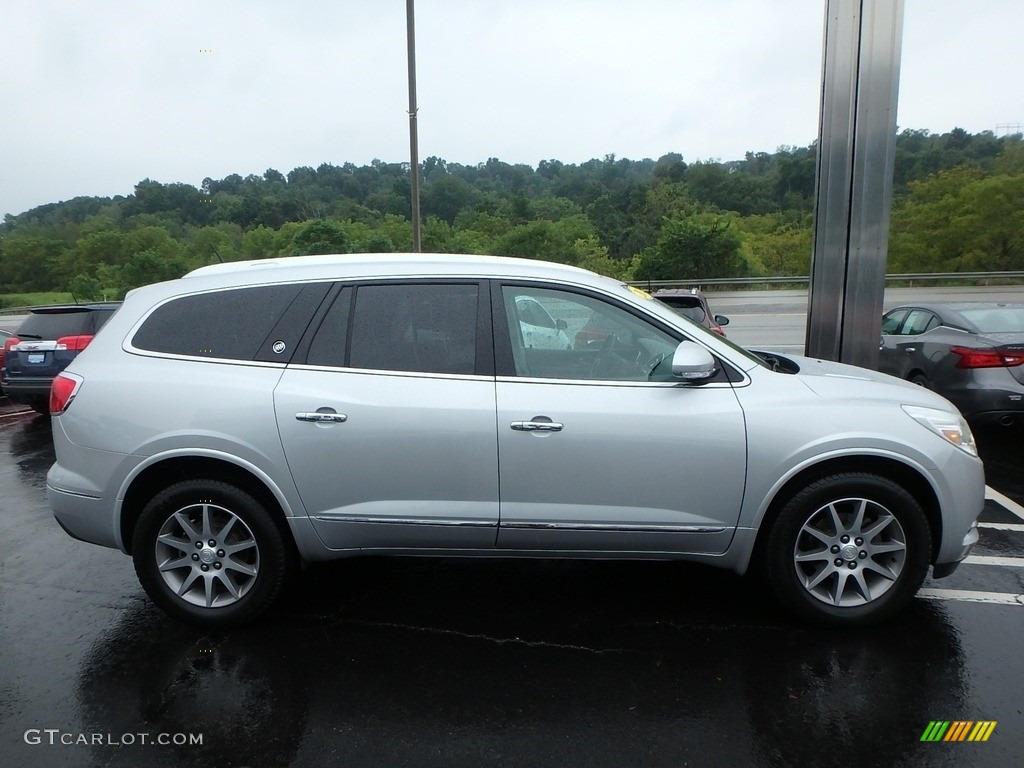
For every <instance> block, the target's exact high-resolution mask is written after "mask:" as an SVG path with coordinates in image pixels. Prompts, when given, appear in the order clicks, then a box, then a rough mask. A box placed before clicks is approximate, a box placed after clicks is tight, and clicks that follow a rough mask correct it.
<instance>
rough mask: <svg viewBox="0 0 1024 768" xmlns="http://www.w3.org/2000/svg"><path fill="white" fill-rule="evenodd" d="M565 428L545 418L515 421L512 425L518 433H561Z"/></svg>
mask: <svg viewBox="0 0 1024 768" xmlns="http://www.w3.org/2000/svg"><path fill="white" fill-rule="evenodd" d="M563 426H564V425H563V424H559V423H558V422H557V421H552V420H551V419H548V418H547V417H544V416H534V417H533V419H532V420H531V421H513V422H512V424H511V427H512V429H514V430H515V431H516V432H561V431H562V428H563Z"/></svg>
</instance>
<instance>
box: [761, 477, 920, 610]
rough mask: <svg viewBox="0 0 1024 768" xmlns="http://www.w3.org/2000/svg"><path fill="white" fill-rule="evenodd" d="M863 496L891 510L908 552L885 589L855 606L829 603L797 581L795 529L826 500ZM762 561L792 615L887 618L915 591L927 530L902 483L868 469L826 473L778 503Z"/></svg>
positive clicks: (918, 584) (824, 503)
mask: <svg viewBox="0 0 1024 768" xmlns="http://www.w3.org/2000/svg"><path fill="white" fill-rule="evenodd" d="M854 497H856V498H865V499H870V500H873V501H876V502H878V503H879V504H881V505H882V506H883V507H885V508H886V509H887V510H889V512H891V513H892V514H893V515H894V516H895V517H896V519H897V521H898V522H899V524H900V526H902V528H903V533H904V535H905V537H906V546H907V556H906V560H905V562H904V565H903V570H902V571H901V572H900V575H899V576H898V577H897V579H896V583H895V584H893V586H892V587H890V588H889V589H888V590H887V591H886V592H885V594H883V595H881V596H880V597H878V598H876V599H875V600H872V601H871V602H870V603H867V604H865V605H859V606H849V607H840V606H830V605H827V604H826V603H823V602H821V601H820V600H818V599H817V598H815V597H814V596H813V595H811V594H810V593H808V591H807V589H806V588H805V587H804V586H803V584H802V583H801V581H800V577H799V575H798V574H797V570H796V565H795V563H794V562H793V549H794V546H795V544H796V539H797V537H798V536H799V533H800V530H801V528H802V527H803V525H804V524H805V523H806V522H807V520H808V519H809V518H810V516H811V515H812V514H814V513H815V512H816V511H817V510H819V509H820V508H821V507H823V506H825V505H826V504H828V503H829V502H830V501H837V500H839V499H845V498H854ZM766 550H767V551H766V553H765V565H766V566H767V571H768V578H769V581H770V582H771V586H772V589H773V591H774V592H775V595H776V596H777V597H778V599H779V600H780V601H781V602H782V603H783V605H784V606H785V607H786V608H787V609H788V610H789V611H790V612H792V613H794V614H795V615H796V616H798V617H800V618H802V619H804V620H808V621H811V622H814V623H817V624H824V625H831V626H863V625H868V624H873V623H875V622H878V621H881V620H883V619H886V618H889V617H891V616H892V615H893V614H895V613H897V612H898V611H900V610H901V609H902V608H904V607H905V606H906V605H907V604H908V603H909V602H910V601H911V600H912V599H913V597H914V595H915V594H916V593H917V590H918V589H919V588H920V586H921V583H922V582H923V581H924V578H925V576H926V575H927V572H928V564H929V562H930V560H931V530H930V528H929V525H928V519H927V517H926V516H925V514H924V511H923V510H922V509H921V505H920V504H919V503H918V502H917V500H916V499H915V498H914V497H913V496H912V495H911V494H910V493H909V492H907V491H906V490H904V489H903V488H902V487H900V486H899V485H897V484H896V483H894V482H893V481H891V480H888V479H886V478H884V477H881V476H878V475H874V474H869V473H843V474H836V475H830V476H828V477H824V478H822V479H820V480H817V481H815V482H814V483H811V484H810V485H808V486H807V487H805V488H804V489H803V490H801V491H799V492H797V493H796V494H795V495H794V496H793V497H792V498H791V499H790V500H789V501H788V502H787V503H786V504H785V506H784V507H783V508H782V510H781V512H780V513H779V515H778V517H777V518H776V519H775V521H774V523H773V524H772V527H771V529H770V531H769V535H768V539H767V542H766Z"/></svg>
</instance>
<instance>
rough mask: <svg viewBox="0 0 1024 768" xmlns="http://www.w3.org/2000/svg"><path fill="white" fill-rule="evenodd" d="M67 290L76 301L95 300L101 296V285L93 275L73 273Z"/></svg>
mask: <svg viewBox="0 0 1024 768" xmlns="http://www.w3.org/2000/svg"><path fill="white" fill-rule="evenodd" d="M68 290H69V291H71V295H72V296H73V297H74V299H75V300H76V301H96V300H98V299H102V298H103V286H102V285H100V281H99V280H97V279H96V278H95V277H89V276H88V275H75V276H74V277H73V278H71V280H70V281H69V282H68Z"/></svg>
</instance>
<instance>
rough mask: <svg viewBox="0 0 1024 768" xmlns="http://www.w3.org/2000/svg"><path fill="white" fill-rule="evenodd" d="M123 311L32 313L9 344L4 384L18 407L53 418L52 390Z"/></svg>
mask: <svg viewBox="0 0 1024 768" xmlns="http://www.w3.org/2000/svg"><path fill="white" fill-rule="evenodd" d="M119 306H121V303H120V302H102V303H97V304H64V305H59V306H51V307H36V308H35V309H33V310H31V312H30V313H29V315H28V317H26V318H25V319H24V320H23V321H22V323H21V325H19V326H18V330H17V331H16V332H15V335H14V336H11V337H10V338H8V339H7V340H6V341H5V342H4V356H3V368H0V382H2V385H3V392H4V394H5V395H7V396H8V397H9V398H10V399H11V401H12V402H15V403H24V404H25V405H28V406H30V407H31V408H32V409H34V410H36V411H38V412H39V413H49V412H50V384H51V383H52V382H53V379H54V377H55V376H56V375H57V374H58V373H60V372H61V371H63V370H64V369H65V368H66V367H67V365H68V363H70V362H71V361H72V360H74V359H75V357H77V356H78V353H79V352H81V351H82V350H83V349H85V347H86V345H87V344H88V343H89V342H90V341H92V337H93V336H95V335H96V332H97V331H98V330H99V329H100V328H102V327H103V325H104V323H106V322H107V320H109V319H110V317H111V315H113V314H114V312H115V311H116V310H117V308H118V307H119Z"/></svg>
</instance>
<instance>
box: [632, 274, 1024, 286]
mask: <svg viewBox="0 0 1024 768" xmlns="http://www.w3.org/2000/svg"><path fill="white" fill-rule="evenodd" d="M943 280H966V281H971V282H981V283H982V284H983V285H988V281H989V280H1016V281H1018V282H1021V283H1024V271H1022V270H1016V271H1005V272H902V273H896V274H889V275H886V276H885V282H887V283H897V282H906V283H910V284H911V285H913V283H914V282H915V281H916V282H921V283H926V282H927V283H932V282H941V281H943ZM810 281H811V278H810V276H809V275H790V276H774V275H773V276H764V277H711V278H705V279H696V278H695V279H684V280H633V281H631V282H630V283H629V284H630V285H636V286H639V287H649V288H674V287H676V286H681V287H686V288H689V287H691V286H702V285H737V286H741V285H766V286H767V285H807V284H809V283H810Z"/></svg>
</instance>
